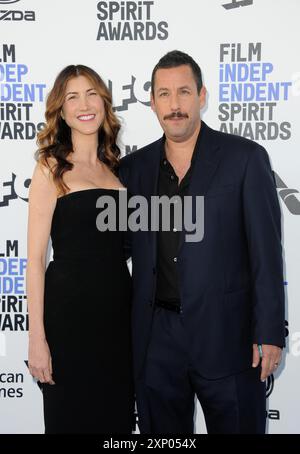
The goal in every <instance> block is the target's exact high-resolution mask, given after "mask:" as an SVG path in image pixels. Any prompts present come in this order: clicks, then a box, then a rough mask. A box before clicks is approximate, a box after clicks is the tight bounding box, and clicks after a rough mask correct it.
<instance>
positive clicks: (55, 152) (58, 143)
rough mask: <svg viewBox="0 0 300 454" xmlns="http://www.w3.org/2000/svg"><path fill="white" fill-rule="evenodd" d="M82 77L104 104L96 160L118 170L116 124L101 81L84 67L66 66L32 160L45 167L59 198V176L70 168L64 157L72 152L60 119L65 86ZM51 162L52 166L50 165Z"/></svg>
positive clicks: (49, 101) (61, 183) (63, 188)
mask: <svg viewBox="0 0 300 454" xmlns="http://www.w3.org/2000/svg"><path fill="white" fill-rule="evenodd" d="M78 76H85V77H86V78H87V79H88V80H89V81H90V82H92V84H93V87H94V88H95V90H96V91H97V92H98V93H99V95H100V96H101V98H102V99H103V102H104V109H105V114H104V121H103V123H102V125H101V127H100V128H99V132H98V150H97V154H98V158H99V159H100V160H101V161H102V162H105V164H107V166H108V167H109V168H110V169H111V170H112V171H113V172H114V171H115V170H116V168H117V166H118V162H119V159H118V158H119V156H120V150H119V147H118V146H117V143H116V141H117V136H118V132H119V130H120V123H119V121H118V119H117V117H116V116H115V114H114V112H113V109H112V97H111V94H110V92H109V90H108V88H107V87H106V85H105V83H104V82H103V80H102V79H101V77H100V76H99V75H98V74H97V73H96V72H95V71H94V70H93V69H91V68H89V67H88V66H84V65H69V66H67V67H66V68H64V69H63V70H62V71H61V72H60V73H59V74H58V76H57V78H56V80H55V82H54V85H53V88H52V90H51V91H50V93H49V95H48V97H47V102H46V112H45V118H46V126H45V128H44V129H43V130H42V131H40V132H39V133H38V136H37V144H38V147H39V148H38V150H37V152H36V158H37V160H38V161H39V162H40V163H41V164H44V165H45V166H46V167H48V168H49V169H50V171H51V173H52V175H53V181H54V184H55V185H56V187H57V189H58V192H59V193H60V194H65V193H66V192H67V191H68V189H69V188H68V186H67V185H66V183H65V182H64V180H63V174H64V173H65V172H66V171H68V170H71V169H72V168H73V164H72V163H71V162H69V161H68V160H67V156H68V155H69V154H70V153H72V152H73V146H72V139H71V129H70V127H69V126H68V125H67V124H66V122H65V121H64V120H63V119H62V118H61V109H62V106H63V103H64V97H65V92H66V86H67V83H68V81H69V80H70V79H72V78H74V77H78ZM51 158H54V162H55V164H54V165H53V163H52V162H50V159H51Z"/></svg>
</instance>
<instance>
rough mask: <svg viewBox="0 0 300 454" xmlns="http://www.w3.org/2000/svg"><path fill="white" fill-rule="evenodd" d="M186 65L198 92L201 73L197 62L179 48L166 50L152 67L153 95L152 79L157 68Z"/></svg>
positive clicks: (152, 79) (200, 86)
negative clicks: (191, 73) (191, 72)
mask: <svg viewBox="0 0 300 454" xmlns="http://www.w3.org/2000/svg"><path fill="white" fill-rule="evenodd" d="M182 65H188V66H190V67H191V70H192V71H193V76H194V78H195V82H196V84H197V91H198V94H199V93H200V90H201V88H202V74H201V69H200V67H199V65H198V63H196V62H195V60H194V59H193V58H192V57H191V56H190V55H188V54H185V53H184V52H181V51H180V50H172V51H171V52H168V53H167V54H166V55H164V56H163V57H161V59H160V60H159V62H158V63H157V65H156V66H155V67H154V69H153V71H152V76H151V93H152V95H154V79H155V74H156V71H157V70H158V69H166V68H177V66H182Z"/></svg>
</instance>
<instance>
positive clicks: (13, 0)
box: [0, 0, 20, 4]
mask: <svg viewBox="0 0 300 454" xmlns="http://www.w3.org/2000/svg"><path fill="white" fill-rule="evenodd" d="M19 1H20V0H0V3H2V4H8V3H17V2H19Z"/></svg>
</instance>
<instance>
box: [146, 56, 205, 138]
mask: <svg viewBox="0 0 300 454" xmlns="http://www.w3.org/2000/svg"><path fill="white" fill-rule="evenodd" d="M205 95H206V89H205V87H202V88H201V90H200V94H198V92H197V84H196V81H195V78H194V76H193V72H192V69H191V67H190V66H189V65H181V66H178V67H176V68H167V69H158V70H157V71H156V74H155V83H154V95H152V96H151V107H152V110H153V111H154V112H155V113H156V115H157V118H158V120H159V122H160V124H161V127H162V128H163V130H164V132H165V134H166V137H167V138H168V139H169V140H172V141H174V142H184V141H186V140H188V139H189V138H190V137H191V136H192V135H193V133H194V132H195V131H196V129H197V128H198V127H199V124H200V109H201V108H202V107H203V106H204V104H205Z"/></svg>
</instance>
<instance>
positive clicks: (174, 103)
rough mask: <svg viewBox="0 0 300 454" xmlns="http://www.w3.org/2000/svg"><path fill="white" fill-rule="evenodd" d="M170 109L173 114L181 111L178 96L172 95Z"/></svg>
mask: <svg viewBox="0 0 300 454" xmlns="http://www.w3.org/2000/svg"><path fill="white" fill-rule="evenodd" d="M170 108H171V110H172V111H173V112H176V111H177V110H179V109H180V106H179V99H178V96H177V95H170Z"/></svg>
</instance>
